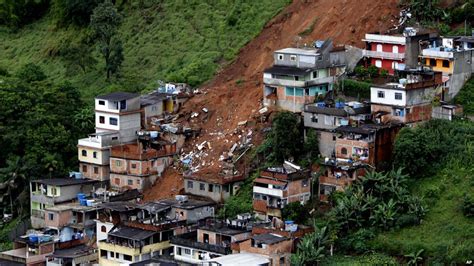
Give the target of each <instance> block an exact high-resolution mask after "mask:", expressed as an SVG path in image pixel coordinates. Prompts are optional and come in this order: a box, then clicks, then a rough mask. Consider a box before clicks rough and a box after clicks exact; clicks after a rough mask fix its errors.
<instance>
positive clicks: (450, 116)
mask: <svg viewBox="0 0 474 266" xmlns="http://www.w3.org/2000/svg"><path fill="white" fill-rule="evenodd" d="M462 114H463V108H462V106H460V105H451V104H445V103H441V105H440V106H434V107H433V112H432V113H431V117H432V118H437V119H447V120H449V121H452V120H454V119H455V117H459V116H462Z"/></svg>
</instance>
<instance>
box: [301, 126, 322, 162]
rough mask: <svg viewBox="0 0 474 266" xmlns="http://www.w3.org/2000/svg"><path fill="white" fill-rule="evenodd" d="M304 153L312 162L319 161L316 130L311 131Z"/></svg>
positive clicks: (307, 137) (309, 131)
mask: <svg viewBox="0 0 474 266" xmlns="http://www.w3.org/2000/svg"><path fill="white" fill-rule="evenodd" d="M304 151H305V153H306V156H307V157H308V159H309V160H310V161H311V162H314V161H315V160H317V159H318V156H319V141H318V135H317V133H316V131H315V130H313V129H309V130H308V134H307V136H306V141H305V143H304Z"/></svg>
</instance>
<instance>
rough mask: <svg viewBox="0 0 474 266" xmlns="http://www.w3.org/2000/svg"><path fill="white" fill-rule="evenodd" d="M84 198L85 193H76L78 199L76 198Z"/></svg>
mask: <svg viewBox="0 0 474 266" xmlns="http://www.w3.org/2000/svg"><path fill="white" fill-rule="evenodd" d="M85 198H86V194H84V193H77V199H78V200H81V199H85Z"/></svg>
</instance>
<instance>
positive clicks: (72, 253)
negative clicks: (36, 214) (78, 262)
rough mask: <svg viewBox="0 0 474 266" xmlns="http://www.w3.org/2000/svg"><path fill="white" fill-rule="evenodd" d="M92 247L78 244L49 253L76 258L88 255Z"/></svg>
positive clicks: (56, 256) (59, 256)
mask: <svg viewBox="0 0 474 266" xmlns="http://www.w3.org/2000/svg"><path fill="white" fill-rule="evenodd" d="M94 250H95V249H94V248H92V247H88V246H86V245H79V246H75V247H72V248H67V249H56V250H55V251H54V253H53V254H52V255H51V257H53V258H70V259H73V258H77V257H81V256H85V255H89V254H91V253H93V252H94ZM0 265H1V264H0Z"/></svg>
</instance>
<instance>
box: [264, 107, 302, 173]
mask: <svg viewBox="0 0 474 266" xmlns="http://www.w3.org/2000/svg"><path fill="white" fill-rule="evenodd" d="M302 151H303V141H302V137H301V134H300V122H299V121H298V117H297V116H296V115H295V114H293V113H290V112H280V113H278V114H277V115H276V116H275V118H274V119H273V124H272V131H271V132H270V133H269V134H268V136H267V138H266V139H265V142H264V143H263V144H262V145H261V146H260V147H259V148H258V149H257V152H258V153H263V154H264V157H265V159H266V161H267V162H269V163H270V164H281V163H283V161H285V160H288V159H290V158H293V159H298V158H301V157H302V156H301V155H302Z"/></svg>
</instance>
